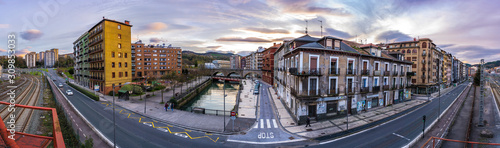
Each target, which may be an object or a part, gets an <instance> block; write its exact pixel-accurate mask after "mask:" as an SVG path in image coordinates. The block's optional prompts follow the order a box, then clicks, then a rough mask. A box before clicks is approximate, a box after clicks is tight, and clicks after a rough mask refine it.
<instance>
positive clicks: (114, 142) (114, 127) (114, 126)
mask: <svg viewBox="0 0 500 148" xmlns="http://www.w3.org/2000/svg"><path fill="white" fill-rule="evenodd" d="M128 84H130V82H125V83H124V84H122V85H118V87H119V86H123V85H128ZM115 87H116V86H115V84H114V83H113V90H111V91H113V147H114V148H116V121H115ZM129 93H131V91H129Z"/></svg>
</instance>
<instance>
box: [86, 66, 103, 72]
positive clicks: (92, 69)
mask: <svg viewBox="0 0 500 148" xmlns="http://www.w3.org/2000/svg"><path fill="white" fill-rule="evenodd" d="M84 69H86V68H84ZM89 70H90V71H103V70H104V67H99V68H98V67H94V68H89Z"/></svg>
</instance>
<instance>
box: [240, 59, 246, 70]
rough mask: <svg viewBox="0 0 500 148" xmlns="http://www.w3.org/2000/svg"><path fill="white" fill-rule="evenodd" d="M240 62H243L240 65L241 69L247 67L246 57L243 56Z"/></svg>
mask: <svg viewBox="0 0 500 148" xmlns="http://www.w3.org/2000/svg"><path fill="white" fill-rule="evenodd" d="M240 63H241V66H240V68H241V69H247V61H246V57H241V61H240Z"/></svg>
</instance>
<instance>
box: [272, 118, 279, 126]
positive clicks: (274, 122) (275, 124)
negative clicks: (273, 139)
mask: <svg viewBox="0 0 500 148" xmlns="http://www.w3.org/2000/svg"><path fill="white" fill-rule="evenodd" d="M273 125H274V128H278V124H277V123H276V119H273Z"/></svg>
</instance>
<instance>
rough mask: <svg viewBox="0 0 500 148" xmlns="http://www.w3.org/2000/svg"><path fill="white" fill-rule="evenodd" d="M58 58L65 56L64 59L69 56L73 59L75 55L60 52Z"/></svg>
mask: <svg viewBox="0 0 500 148" xmlns="http://www.w3.org/2000/svg"><path fill="white" fill-rule="evenodd" d="M59 58H66V59H67V58H71V59H73V58H75V55H74V54H73V53H67V54H61V55H59Z"/></svg>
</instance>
